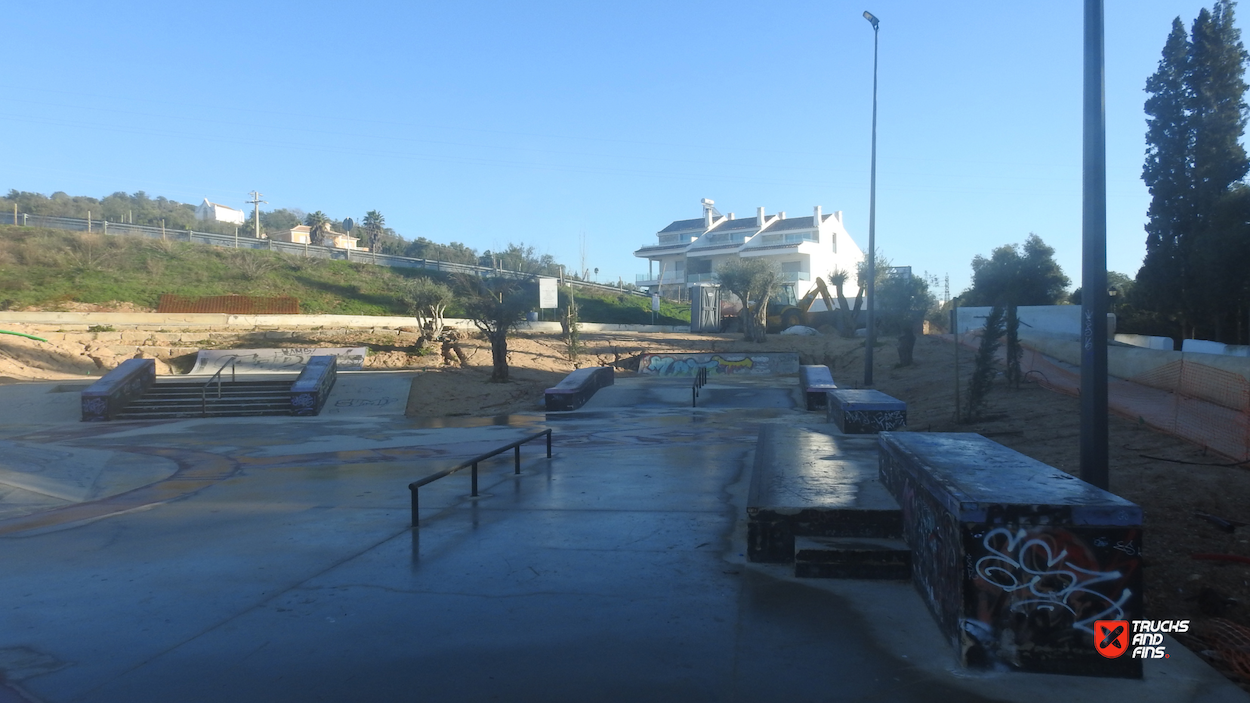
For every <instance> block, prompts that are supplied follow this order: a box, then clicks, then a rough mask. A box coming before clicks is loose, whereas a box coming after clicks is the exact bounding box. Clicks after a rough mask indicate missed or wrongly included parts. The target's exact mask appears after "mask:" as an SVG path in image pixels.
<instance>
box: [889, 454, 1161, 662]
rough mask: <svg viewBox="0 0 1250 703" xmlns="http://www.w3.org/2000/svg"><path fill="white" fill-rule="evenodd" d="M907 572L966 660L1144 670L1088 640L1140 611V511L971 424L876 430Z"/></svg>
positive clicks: (1131, 618) (963, 660) (1140, 614)
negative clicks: (906, 550) (908, 552)
mask: <svg viewBox="0 0 1250 703" xmlns="http://www.w3.org/2000/svg"><path fill="white" fill-rule="evenodd" d="M878 442H879V445H880V453H881V481H882V483H883V484H884V485H885V487H886V488H887V489H889V491H890V492H891V493H892V494H893V495H894V497H895V498H896V499H897V500H898V502H899V505H900V506H901V507H902V510H903V532H904V537H905V539H906V540H907V543H908V544H909V545H910V546H911V548H912V580H913V582H914V583H915V585H916V588H917V590H919V591H920V595H921V597H922V598H923V599H924V600H925V602H926V603H927V604H928V606H929V609H930V610H931V611H932V613H933V615H934V617H935V618H936V619H937V621H938V625H939V626H940V627H941V629H942V632H943V633H944V634H945V635H946V636H947V637H948V638H949V639H950V641H951V643H952V644H953V645H954V646H955V647H956V649H957V651H958V654H959V659H960V661H961V662H962V663H963V664H964V665H965V666H974V667H1004V666H1005V667H1008V668H1011V669H1015V670H1020V671H1030V672H1039V673H1059V674H1075V675H1085V676H1114V677H1140V676H1141V660H1140V659H1133V658H1132V657H1131V656H1128V655H1125V656H1121V657H1118V658H1115V659H1108V658H1105V657H1103V656H1102V655H1100V654H1098V653H1097V651H1096V650H1095V649H1094V642H1093V639H1094V624H1095V621H1097V620H1134V619H1140V618H1141V617H1142V570H1141V567H1142V564H1141V556H1140V549H1141V544H1142V529H1141V522H1142V511H1141V508H1139V507H1138V506H1137V505H1135V504H1133V503H1130V502H1129V501H1127V500H1124V499H1123V498H1120V497H1119V496H1116V495H1113V494H1111V493H1108V492H1107V491H1104V490H1101V489H1099V488H1095V487H1094V486H1091V485H1089V484H1088V483H1085V482H1084V481H1081V480H1080V479H1078V478H1076V477H1074V476H1070V475H1068V474H1066V473H1064V472H1062V471H1059V470H1058V469H1055V468H1052V467H1050V466H1047V465H1045V464H1043V463H1041V462H1039V461H1036V460H1034V459H1031V458H1029V457H1027V456H1024V455H1023V454H1020V453H1019V452H1016V451H1014V450H1011V449H1008V448H1007V447H1004V446H1002V445H1000V444H997V443H996V442H993V441H991V440H988V439H986V438H984V437H982V436H980V435H976V434H955V433H950V434H947V433H922V432H884V433H882V434H881V435H880V436H879V438H878Z"/></svg>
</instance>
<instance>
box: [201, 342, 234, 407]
mask: <svg viewBox="0 0 1250 703" xmlns="http://www.w3.org/2000/svg"><path fill="white" fill-rule="evenodd" d="M237 363H239V358H238V357H237V356H236V357H234V358H232V359H229V360H227V361H226V362H225V363H224V364H222V365H221V368H219V369H217V373H215V374H213V375H212V377H211V378H209V379H208V380H207V381H205V382H204V387H203V388H202V389H201V390H200V415H202V416H204V417H208V387H209V386H211V385H213V379H216V380H217V400H221V372H222V371H225V370H226V367H227V366H229V367H230V382H231V383H234V365H235V364H237Z"/></svg>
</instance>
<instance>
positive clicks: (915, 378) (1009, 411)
mask: <svg viewBox="0 0 1250 703" xmlns="http://www.w3.org/2000/svg"><path fill="white" fill-rule="evenodd" d="M9 327H10V328H13V329H17V328H16V327H14V326H11V325H10V326H9ZM21 331H28V332H30V333H32V334H36V335H38V334H39V332H38V331H37V330H26V329H23V330H21ZM414 339H415V337H414V336H412V335H407V336H405V335H403V334H400V335H394V334H392V335H389V336H385V337H379V336H375V335H370V334H368V333H359V334H357V333H348V334H343V335H339V336H329V337H327V336H321V335H310V336H306V337H295V338H290V339H284V340H270V339H266V340H265V342H266V343H264V344H257V343H255V339H254V335H252V336H250V337H249V335H240V336H239V337H238V338H237V340H235V341H236V342H237V346H236V347H235V348H246V347H259V346H267V347H273V346H307V345H310V344H317V345H320V346H356V345H360V344H367V345H368V346H369V348H370V355H369V357H368V358H367V361H366V366H367V368H371V369H396V370H399V369H410V370H413V371H414V372H419V373H417V374H416V375H415V378H414V380H413V392H412V394H411V397H410V400H409V408H408V410H409V412H408V414H409V415H411V416H417V417H464V416H495V415H504V414H510V413H516V412H533V411H537V410H539V409H540V408H541V400H542V392H543V389H545V388H548V387H550V386H552V385H555V383H557V382H558V381H559V380H560V379H561V378H563V377H564V376H565V375H566V374H567V373H568V372H569V371H572V370H573V369H574V368H576V367H578V366H599V365H613V366H616V367H617V368H618V369H619V371H618V373H620V374H631V373H633V370H632V369H636V368H637V357H638V355H640V354H642V353H644V352H660V351H702V352H730V351H763V350H767V351H793V352H798V353H799V355H800V361H801V363H804V364H813V363H814V364H826V365H828V366H829V367H830V368H831V369H832V370H833V375H834V378H835V380H836V381H837V382H838V383H839V385H842V386H844V387H848V386H850V387H854V386H857V385H859V384H858V383H857V382H858V381H862V379H863V342H862V340H846V339H840V338H836V337H830V336H823V335H822V336H817V337H801V336H788V335H770V336H769V338H768V341H767V342H765V343H764V344H762V345H760V344H753V343H750V342H746V341H744V340H742V339H741V336H740V335H699V334H686V335H675V334H624V333H622V334H584V335H583V336H582V343H583V348H582V350H581V352H580V354H579V355H578V356H577V358H576V360H571V359H570V357H569V354H568V347H567V345H566V344H565V343H564V342H563V341H562V340H561V339H560V337H559V336H558V335H516V336H514V337H512V338H511V339H510V341H509V362H510V366H511V380H510V382H508V383H502V384H500V383H489V382H488V380H489V377H490V372H491V368H490V349H489V346H488V345H487V343H486V342H485V341H484V340H481V339H477V338H474V337H472V336H470V337H468V338H466V339H465V340H464V341H463V342H462V347H463V350H464V352H465V354H466V356H467V357H468V362H469V363H468V365H467V366H465V367H461V366H459V365H458V364H452V365H446V364H445V363H444V361H443V359H442V357H441V354H440V353H439V350H438V349H437V347H436V348H433V349H427V350H426V353H424V354H422V355H418V354H414V353H413V351H414V349H413V347H412V346H411V344H412V341H413V340H414ZM884 341H885V344H884V345H883V346H881V347H880V348H879V349H878V351H877V352H876V354H875V355H874V360H875V365H874V381H875V383H874V386H875V387H876V388H877V389H879V390H881V391H883V392H885V393H888V394H890V395H893V396H895V397H897V398H900V399H902V400H904V401H906V402H907V404H908V421H909V428H910V429H912V430H914V431H934V432H977V433H980V434H982V435H985V436H987V437H990V438H991V439H994V440H995V441H997V442H1000V443H1002V444H1004V445H1006V446H1008V447H1011V448H1013V449H1016V450H1018V451H1020V452H1022V453H1024V454H1027V455H1029V456H1032V457H1034V458H1036V459H1038V460H1040V461H1043V462H1045V463H1047V464H1050V465H1052V466H1055V467H1057V468H1060V469H1062V470H1064V471H1068V472H1069V473H1073V474H1077V475H1079V473H1080V452H1079V437H1080V410H1079V406H1078V402H1077V399H1076V398H1074V397H1070V396H1066V395H1062V394H1060V393H1055V392H1052V391H1048V390H1045V389H1042V388H1040V387H1039V386H1037V385H1034V384H1027V383H1026V384H1025V385H1024V386H1023V387H1022V388H1021V389H1019V390H1011V389H1009V388H1007V387H1006V386H1005V385H1002V384H1001V380H1000V381H999V385H998V386H996V387H995V389H994V391H993V392H992V393H991V395H990V400H989V411H988V417H989V418H991V419H989V420H986V421H984V422H979V423H975V424H959V423H957V422H956V421H955V420H954V395H955V380H954V372H955V369H954V345H953V344H952V343H950V342H949V341H944V340H942V339H940V338H938V337H921V338H920V340H919V341H918V343H917V345H916V349H915V363H914V364H913V365H912V366H908V367H897V362H898V355H897V353H896V351H895V350H894V348H893V346H892V345H893V340H889V339H887V340H884ZM215 346H218V347H222V346H226V347H230V346H231V340H229V339H226V340H218V341H217V343H216V344H215ZM90 347H91V345H90V344H89V343H88V344H82V343H78V342H74V343H69V342H60V343H57V342H49V343H41V342H35V341H33V340H27V339H24V338H20V337H15V336H11V335H0V377H4V378H3V379H0V382H4V381H7V382H12V381H15V380H25V379H61V378H82V377H83V376H84V375H86V374H95V375H98V374H99V373H100V372H101V367H102V366H107V364H108V363H117V362H119V359H118V358H117V357H107V358H106V361H105V362H101V359H102V358H105V357H100V356H99V355H97V356H96V357H95V358H94V359H93V358H92V352H91V349H90ZM97 351H99V352H101V353H102V350H100V349H97ZM971 357H972V354H970V353H967V352H962V353H961V354H960V360H961V362H962V363H961V370H960V375H961V378H962V379H963V380H964V383H965V384H966V382H967V379H968V377H969V375H970V373H971V370H972V361H971ZM183 362H185V359H184V360H182V361H181V362H180V361H178V360H169V363H165V364H163V366H165V367H166V371H173V370H176V369H177V368H178V367H179V366H180V365H181V364H182V363H183ZM786 382H792V381H791V380H787V381H786ZM1110 438H1111V439H1110V473H1111V482H1112V485H1111V489H1112V491H1114V492H1116V493H1118V494H1120V495H1122V496H1124V497H1126V498H1128V499H1129V500H1132V501H1134V502H1137V503H1138V504H1140V505H1141V506H1142V507H1143V508H1144V509H1145V514H1146V540H1147V541H1146V543H1145V544H1144V545H1141V548H1142V554H1143V555H1144V558H1145V563H1146V569H1147V571H1146V583H1147V590H1146V608H1147V617H1151V618H1177V619H1190V620H1194V621H1198V623H1197V625H1196V627H1195V628H1194V632H1196V633H1197V636H1196V637H1191V638H1190V639H1189V641H1188V642H1187V644H1189V645H1190V646H1191V647H1193V648H1195V649H1197V650H1199V651H1202V650H1209V649H1211V647H1210V642H1211V641H1212V640H1210V637H1209V635H1208V636H1207V639H1206V640H1204V639H1203V636H1204V633H1207V632H1209V630H1210V628H1211V627H1213V625H1212V623H1213V622H1215V623H1218V622H1219V621H1213V620H1212V618H1222V619H1227V620H1230V621H1232V622H1235V623H1238V624H1240V625H1243V626H1248V627H1250V563H1238V562H1235V561H1211V560H1196V559H1194V558H1192V557H1193V555H1195V554H1212V553H1215V554H1231V555H1237V556H1241V557H1247V558H1250V532H1245V533H1244V534H1243V531H1245V530H1250V527H1248V528H1241V529H1239V530H1236V531H1234V532H1232V533H1228V532H1225V531H1222V530H1221V529H1218V528H1217V527H1216V526H1215V525H1213V524H1211V523H1210V522H1208V521H1206V520H1204V519H1201V518H1199V517H1196V515H1195V514H1196V513H1205V514H1209V515H1215V516H1219V517H1222V518H1226V519H1229V520H1234V521H1240V522H1246V523H1250V474H1248V473H1247V470H1246V468H1243V467H1238V466H1233V465H1229V464H1230V461H1229V460H1228V459H1226V458H1224V457H1220V456H1217V455H1214V454H1210V455H1208V454H1204V452H1203V450H1202V448H1200V447H1197V446H1194V445H1191V444H1189V443H1187V442H1184V441H1182V440H1179V439H1176V438H1173V437H1170V436H1167V435H1164V434H1161V433H1159V432H1156V431H1154V430H1151V429H1149V428H1147V427H1145V426H1143V425H1140V424H1138V423H1136V422H1133V421H1130V420H1127V419H1124V418H1120V417H1116V416H1113V417H1112V418H1111V423H1110ZM1216 663H1217V665H1219V663H1218V662H1216Z"/></svg>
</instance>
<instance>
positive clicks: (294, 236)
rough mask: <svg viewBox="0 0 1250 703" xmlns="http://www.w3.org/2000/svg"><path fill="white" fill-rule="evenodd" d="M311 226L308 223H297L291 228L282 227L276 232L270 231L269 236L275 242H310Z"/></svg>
mask: <svg viewBox="0 0 1250 703" xmlns="http://www.w3.org/2000/svg"><path fill="white" fill-rule="evenodd" d="M311 230H312V228H311V227H309V226H308V225H297V226H295V227H292V228H291V229H284V230H281V231H278V232H270V233H269V238H270V239H272V240H273V241H275V242H290V243H292V244H311V243H312V235H311V234H310V232H311Z"/></svg>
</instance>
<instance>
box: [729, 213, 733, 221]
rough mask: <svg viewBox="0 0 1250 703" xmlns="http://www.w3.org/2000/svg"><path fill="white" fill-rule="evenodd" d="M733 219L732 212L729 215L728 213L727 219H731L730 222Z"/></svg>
mask: <svg viewBox="0 0 1250 703" xmlns="http://www.w3.org/2000/svg"><path fill="white" fill-rule="evenodd" d="M733 218H734V214H733V213H732V212H731V213H729V219H731V220H732V219H733Z"/></svg>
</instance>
